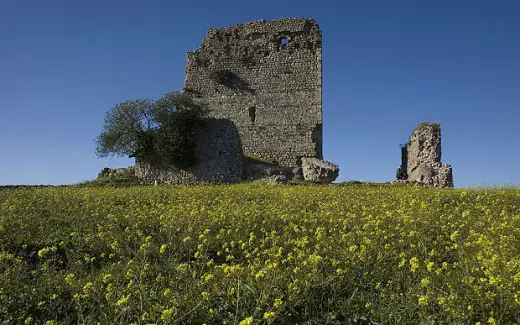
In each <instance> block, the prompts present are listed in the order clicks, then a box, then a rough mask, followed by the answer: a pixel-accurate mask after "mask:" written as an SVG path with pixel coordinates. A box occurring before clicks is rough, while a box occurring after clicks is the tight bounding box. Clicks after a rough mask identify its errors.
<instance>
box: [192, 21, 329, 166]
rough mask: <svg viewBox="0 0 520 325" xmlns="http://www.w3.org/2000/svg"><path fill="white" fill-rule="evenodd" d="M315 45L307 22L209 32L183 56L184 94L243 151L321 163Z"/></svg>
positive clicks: (286, 161)
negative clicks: (231, 128)
mask: <svg viewBox="0 0 520 325" xmlns="http://www.w3.org/2000/svg"><path fill="white" fill-rule="evenodd" d="M321 46H322V44H321V31H320V29H319V26H318V25H317V24H316V22H315V21H314V20H311V19H293V18H291V19H280V20H274V21H257V22H251V23H247V24H241V25H234V26H231V27H228V28H216V29H210V30H209V31H208V33H207V35H206V37H205V38H204V40H203V41H202V44H201V45H200V47H199V49H197V50H196V51H194V52H190V53H188V62H187V66H186V80H185V83H184V88H183V92H184V93H185V94H190V95H191V97H192V98H193V99H194V100H195V101H196V102H197V103H199V104H201V105H203V106H204V107H205V108H206V109H207V116H208V117H210V118H217V119H229V120H230V121H232V122H233V123H234V124H235V125H236V128H237V130H238V134H239V136H240V140H241V143H242V149H243V151H244V153H245V154H252V155H254V156H257V157H260V158H264V159H269V160H272V161H275V162H277V163H278V164H280V165H282V166H297V165H299V164H301V158H302V157H316V158H319V159H322V106H321V104H322V98H321V91H322V57H321Z"/></svg>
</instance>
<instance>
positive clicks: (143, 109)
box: [96, 99, 156, 157]
mask: <svg viewBox="0 0 520 325" xmlns="http://www.w3.org/2000/svg"><path fill="white" fill-rule="evenodd" d="M154 110H155V102H154V101H153V100H151V99H137V100H127V101H124V102H122V103H119V104H117V105H116V106H114V107H113V108H112V109H111V110H110V111H108V112H107V113H106V115H105V121H104V124H103V131H102V132H101V134H100V135H99V136H98V137H97V139H96V142H97V148H96V153H97V155H98V156H99V157H107V156H111V155H119V156H130V157H133V156H135V155H136V154H137V153H138V152H139V151H140V150H142V149H143V145H144V144H145V143H146V138H147V137H146V134H147V133H151V132H152V131H153V130H154V128H155V127H156V123H154V118H153V112H154Z"/></svg>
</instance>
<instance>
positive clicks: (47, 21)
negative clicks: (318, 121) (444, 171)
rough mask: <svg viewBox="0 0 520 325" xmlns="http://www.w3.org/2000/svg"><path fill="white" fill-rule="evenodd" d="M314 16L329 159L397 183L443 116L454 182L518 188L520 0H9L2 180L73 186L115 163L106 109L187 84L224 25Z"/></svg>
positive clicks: (3, 13)
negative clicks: (405, 152) (422, 127)
mask: <svg viewBox="0 0 520 325" xmlns="http://www.w3.org/2000/svg"><path fill="white" fill-rule="evenodd" d="M283 17H304V18H306V17H312V18H315V19H316V21H317V22H318V24H319V25H320V27H321V29H322V32H323V114H324V123H323V127H324V156H325V159H328V160H331V161H334V162H336V163H338V164H339V165H340V168H341V171H340V174H341V175H340V179H339V180H340V181H342V180H370V181H378V182H379V181H390V180H393V179H394V177H395V171H396V169H397V167H398V166H399V164H400V149H399V144H400V143H404V142H405V141H406V139H407V137H408V136H409V134H410V132H411V131H412V129H413V127H414V125H415V124H417V123H419V122H421V121H438V122H440V123H441V126H442V141H443V143H442V144H443V161H444V162H446V163H450V164H451V165H452V166H453V170H454V181H455V185H456V186H474V185H495V184H496V185H502V184H516V185H518V184H520V18H519V17H520V1H518V0H500V1H495V0H486V1H484V0H449V1H447V0H440V1H416V0H409V1H401V0H394V1H388V0H380V1H361V0H358V1H348V0H344V1H340V0H337V1H325V0H324V1H306V0H301V1H282V0H277V1H271V0H264V1H244V0H241V1H215V0H211V1H206V0H199V1H131V0H124V1H123V0H118V1H110V0H103V1H93V0H89V1H70V0H46V1H39V0H38V1H24V0H0V184H70V183H75V182H80V181H83V180H87V179H92V178H95V176H96V175H97V173H98V172H99V170H100V169H102V168H103V167H105V166H109V167H123V166H127V165H131V164H133V160H131V159H119V158H114V159H108V158H105V159H99V158H97V157H96V155H95V143H94V141H93V139H94V138H95V137H96V136H97V135H98V134H99V133H100V131H101V127H102V123H103V117H104V114H105V112H106V111H107V110H108V109H110V108H111V107H113V106H114V105H115V104H117V103H119V102H121V101H123V100H127V99H135V98H147V97H151V98H157V97H159V96H160V95H162V94H163V93H165V92H169V91H173V90H179V89H180V88H181V87H182V84H183V81H184V71H185V61H186V52H187V51H193V50H195V49H196V48H197V47H198V46H199V44H200V42H201V41H202V38H203V37H204V35H205V34H206V31H207V30H208V29H209V28H211V27H226V26H229V25H232V24H238V23H244V22H247V21H252V20H260V19H266V20H271V19H278V18H283Z"/></svg>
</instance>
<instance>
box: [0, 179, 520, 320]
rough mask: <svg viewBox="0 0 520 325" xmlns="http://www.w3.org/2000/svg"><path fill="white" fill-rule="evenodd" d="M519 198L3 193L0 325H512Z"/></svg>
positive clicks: (249, 191)
mask: <svg viewBox="0 0 520 325" xmlns="http://www.w3.org/2000/svg"><path fill="white" fill-rule="evenodd" d="M519 319H520V189H506V188H503V189H480V190H470V189H462V190H457V189H434V188H425V187H417V186H404V185H399V186H392V185H377V184H368V185H365V184H350V185H343V186H338V185H329V186H264V185H259V184H238V185H213V186H175V187H173V186H156V187H122V188H116V187H108V186H105V187H65V188H41V189H38V188H36V189H5V190H2V191H0V320H1V322H2V323H6V324H10V323H14V324H17V323H20V324H23V323H27V324H31V323H32V324H43V323H45V322H47V321H53V322H54V323H55V324H77V323H81V324H96V323H98V322H99V323H101V324H130V323H134V324H151V323H157V324H203V323H207V324H222V323H226V324H239V323H241V324H476V323H477V322H481V324H493V323H495V324H515V323H518V320H519Z"/></svg>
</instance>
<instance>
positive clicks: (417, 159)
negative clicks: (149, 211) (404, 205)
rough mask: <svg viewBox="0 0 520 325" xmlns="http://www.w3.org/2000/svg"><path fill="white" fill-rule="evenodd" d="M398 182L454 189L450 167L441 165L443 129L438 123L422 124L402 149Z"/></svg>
mask: <svg viewBox="0 0 520 325" xmlns="http://www.w3.org/2000/svg"><path fill="white" fill-rule="evenodd" d="M397 181H400V182H411V183H420V184H424V185H430V186H435V187H453V174H452V168H451V166H450V165H447V164H442V163H441V128H440V125H439V124H438V123H421V124H420V125H418V126H417V127H416V128H415V130H414V131H413V133H412V135H411V136H410V139H409V140H408V143H407V144H406V145H405V146H403V147H402V148H401V167H399V169H398V170H397Z"/></svg>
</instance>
